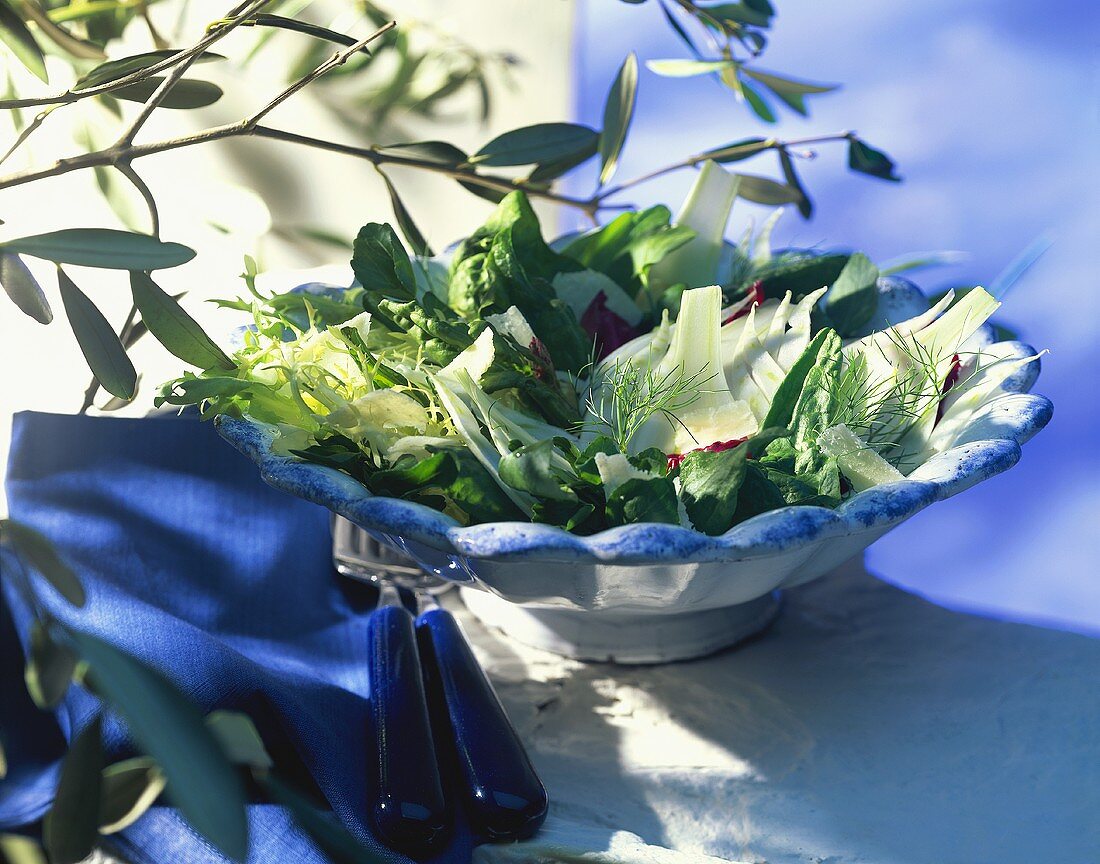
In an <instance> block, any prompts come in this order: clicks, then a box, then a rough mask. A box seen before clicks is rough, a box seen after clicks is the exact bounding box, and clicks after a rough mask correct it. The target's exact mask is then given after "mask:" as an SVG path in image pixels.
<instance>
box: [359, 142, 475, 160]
mask: <svg viewBox="0 0 1100 864" xmlns="http://www.w3.org/2000/svg"><path fill="white" fill-rule="evenodd" d="M376 149H377V150H378V152H379V153H384V154H385V155H387V156H401V157H404V158H408V159H419V160H421V161H423V162H431V163H432V164H434V165H451V166H454V165H461V164H462V163H463V162H465V161H466V160H467V159H468V158H469V157H468V156H467V155H466V153H465V152H463V151H462V150H460V149H458V148H457V147H455V145H454V144H448V143H447V142H446V141H414V142H411V143H408V144H387V145H386V146H385V147H378V148H376Z"/></svg>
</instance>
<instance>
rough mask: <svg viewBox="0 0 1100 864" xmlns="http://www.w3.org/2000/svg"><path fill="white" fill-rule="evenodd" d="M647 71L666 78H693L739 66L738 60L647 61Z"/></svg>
mask: <svg viewBox="0 0 1100 864" xmlns="http://www.w3.org/2000/svg"><path fill="white" fill-rule="evenodd" d="M645 66H646V69H648V70H649V71H650V72H655V73H656V74H658V75H661V76H663V77H665V78H692V77H694V76H696V75H709V74H710V73H711V72H721V71H722V70H723V69H732V68H734V67H735V66H737V61H736V60H646V63H645Z"/></svg>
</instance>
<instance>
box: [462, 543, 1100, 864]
mask: <svg viewBox="0 0 1100 864" xmlns="http://www.w3.org/2000/svg"><path fill="white" fill-rule="evenodd" d="M452 603H453V601H452ZM459 614H460V617H461V618H462V622H463V626H464V627H465V628H466V631H467V633H468V634H469V635H470V636H471V639H472V641H473V642H474V643H475V650H476V651H477V652H478V654H479V657H480V658H481V659H482V661H483V663H484V664H485V666H486V668H487V669H488V670H489V672H490V675H491V677H492V678H493V680H494V683H495V684H496V687H497V690H498V692H499V693H500V695H501V698H502V700H503V701H504V703H505V706H506V707H507V709H508V712H509V714H510V716H511V717H512V719H513V721H514V722H515V724H516V726H517V728H518V729H519V731H520V734H521V736H522V737H523V738H524V740H525V742H526V744H527V747H528V750H529V752H530V754H531V757H532V759H533V761H534V762H535V764H536V766H537V768H538V769H539V771H540V773H541V775H542V777H543V780H544V781H545V783H546V785H547V787H548V789H549V791H550V795H551V798H552V800H553V805H552V809H551V818H550V820H549V821H548V827H547V830H546V831H544V832H543V834H542V835H540V838H539V839H538V840H536V841H534V842H533V843H532V844H530V845H526V846H525V845H523V844H521V845H519V846H515V847H482V848H481V849H479V850H478V854H477V856H476V857H477V859H478V860H479V861H483V862H486V864H489V862H505V861H507V862H514V861H556V860H572V861H586V862H587V861H591V862H600V864H604V862H609V861H616V862H617V861H637V862H653V864H664V862H668V864H674V862H676V864H678V862H686V861H698V860H707V859H706V857H705V856H713V857H716V858H718V859H723V860H731V861H746V862H768V864H810V862H814V864H825V862H828V864H857V862H874V864H984V862H990V864H992V862H996V864H1014V862H1029V864H1032V862H1039V861H1044V862H1047V861H1049V862H1058V864H1090V862H1092V864H1095V862H1097V861H1100V817H1098V814H1100V640H1094V639H1089V638H1087V637H1084V636H1079V635H1074V634H1069V633H1063V632H1058V631H1053V630H1044V629H1041V628H1037V627H1031V626H1026V625H1021V624H1013V623H1005V622H1001V621H993V620H989V619H984V618H978V617H974V616H970V615H965V614H960V613H956V612H951V611H948V610H945V609H941V608H939V607H936V606H933V605H932V604H930V603H928V602H926V601H924V600H922V599H920V598H918V597H915V596H912V595H910V594H906V593H905V592H903V591H901V590H899V589H897V588H894V587H892V586H890V585H887V584H886V583H884V582H881V581H879V580H877V579H874V578H873V577H871V576H869V575H868V574H867V573H866V572H865V571H864V570H863V568H862V566H861V565H859V564H853V565H849V566H848V567H847V568H842V569H841V570H840V571H838V572H836V573H834V574H832V575H831V576H829V577H827V578H825V579H822V580H819V581H817V582H815V583H812V584H810V585H807V586H804V587H802V588H798V589H795V590H793V591H790V592H788V595H787V598H786V605H785V608H784V610H783V612H782V614H781V616H780V618H779V620H778V621H777V623H776V624H775V626H774V627H773V628H772V629H771V630H770V631H768V632H767V633H766V634H765V635H763V636H762V637H760V638H758V639H757V640H755V641H754V642H752V643H750V644H747V645H745V646H743V647H741V648H738V649H734V650H733V651H728V652H725V653H722V654H719V655H716V656H713V657H710V658H707V659H704V660H698V661H693V662H688V663H678V664H672V665H666V666H650V667H622V666H613V665H608V664H591V665H589V664H581V663H577V662H575V661H569V660H563V659H561V658H558V657H555V656H553V655H550V654H546V653H544V652H540V651H537V650H534V649H530V648H525V647H522V646H520V645H518V644H516V643H514V642H511V641H510V640H508V639H506V638H505V637H504V636H502V635H501V634H499V633H491V632H488V631H487V630H485V629H484V628H483V627H481V626H480V625H479V624H477V623H476V622H475V621H473V620H472V618H470V616H469V615H466V614H463V613H462V612H460V613H459ZM616 832H619V833H616ZM624 832H629V833H624ZM631 834H633V835H637V837H632V836H631ZM638 838H641V839H640V840H639V839H638ZM643 841H644V842H643ZM646 844H648V845H646Z"/></svg>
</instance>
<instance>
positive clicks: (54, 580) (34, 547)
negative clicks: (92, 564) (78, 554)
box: [0, 519, 85, 607]
mask: <svg viewBox="0 0 1100 864" xmlns="http://www.w3.org/2000/svg"><path fill="white" fill-rule="evenodd" d="M0 537H2V538H3V539H4V540H6V541H7V542H9V543H11V545H12V547H13V548H14V549H15V552H16V554H17V555H18V556H19V558H20V560H21V561H22V562H23V563H24V564H25V565H27V566H29V567H30V568H32V569H33V570H37V571H38V573H39V574H40V575H41V576H42V578H43V579H45V580H46V581H47V582H49V583H50V584H51V585H52V586H53V587H54V588H56V589H57V592H58V593H59V594H60V595H61V596H62V597H64V598H65V599H66V600H68V601H69V602H70V603H72V604H73V605H74V606H78V607H79V606H83V605H84V602H85V595H84V586H83V585H81V584H80V580H79V579H78V578H77V576H76V573H74V572H73V571H72V568H71V567H69V565H68V564H66V563H65V562H64V561H62V560H61V558H60V556H58V554H57V552H56V551H55V550H54V548H53V544H51V543H50V541H49V540H47V539H46V537H45V536H43V535H42V534H40V533H39V532H38V531H36V530H35V529H34V528H31V527H30V526H29V525H24V524H23V523H22V522H16V521H15V520H14V519H0Z"/></svg>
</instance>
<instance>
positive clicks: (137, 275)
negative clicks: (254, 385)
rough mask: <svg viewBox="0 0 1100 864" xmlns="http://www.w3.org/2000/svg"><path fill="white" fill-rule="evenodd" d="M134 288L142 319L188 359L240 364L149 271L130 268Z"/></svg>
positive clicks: (209, 365)
mask: <svg viewBox="0 0 1100 864" xmlns="http://www.w3.org/2000/svg"><path fill="white" fill-rule="evenodd" d="M130 290H131V291H132V292H133V296H134V305H135V306H136V307H137V310H138V312H140V313H141V320H142V322H143V323H144V324H145V326H146V328H148V330H149V332H150V333H152V334H153V337H154V338H155V339H156V340H157V341H158V342H160V344H161V345H163V346H164V347H165V348H167V349H168V350H169V351H170V352H172V354H174V355H175V356H176V357H179V359H180V360H182V361H183V362H184V363H190V364H191V365H192V366H198V367H199V368H200V369H213V368H215V367H221V368H222V369H227V370H228V369H234V368H236V366H235V364H234V363H233V361H232V360H230V359H229V357H228V356H226V353H225V352H224V351H222V349H221V348H219V347H218V345H217V343H215V342H214V340H213V339H211V338H210V337H209V336H208V335H206V331H205V330H203V329H202V327H201V326H199V323H198V322H197V321H196V320H195V319H194V318H192V317H191V316H190V315H188V314H187V312H185V311H184V309H183V307H182V306H180V304H179V303H178V302H177V301H176V300H175V298H173V297H172V296H171V295H170V294H168V293H167V292H166V291H164V289H163V288H161V287H160V286H159V285H157V283H156V282H154V281H153V280H152V278H150V276H149V275H148V274H147V273H143V272H142V271H140V270H133V271H131V272H130Z"/></svg>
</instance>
